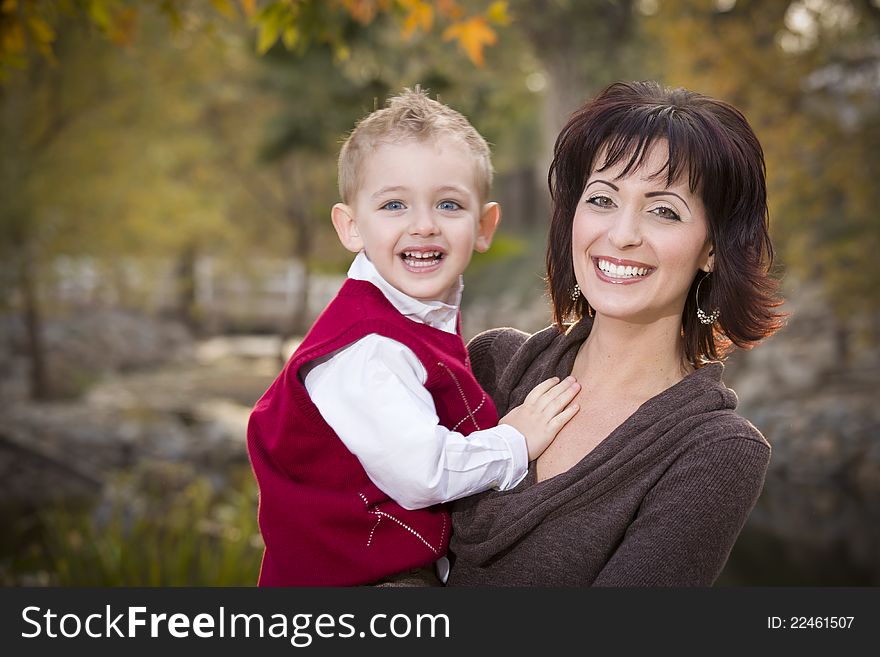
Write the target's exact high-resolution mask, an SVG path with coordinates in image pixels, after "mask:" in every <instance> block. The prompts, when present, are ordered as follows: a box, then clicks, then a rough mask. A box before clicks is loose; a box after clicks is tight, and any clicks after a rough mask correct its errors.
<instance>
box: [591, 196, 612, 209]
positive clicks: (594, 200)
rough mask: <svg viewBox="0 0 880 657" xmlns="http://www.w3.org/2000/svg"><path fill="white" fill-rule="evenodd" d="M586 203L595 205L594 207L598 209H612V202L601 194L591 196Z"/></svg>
mask: <svg viewBox="0 0 880 657" xmlns="http://www.w3.org/2000/svg"><path fill="white" fill-rule="evenodd" d="M587 203H590V204H592V205H595V206H596V207H599V208H611V207H614V201H612V200H611V199H610V198H608V197H607V196H604V195H602V194H597V195H596V196H591V197H590V198H588V199H587Z"/></svg>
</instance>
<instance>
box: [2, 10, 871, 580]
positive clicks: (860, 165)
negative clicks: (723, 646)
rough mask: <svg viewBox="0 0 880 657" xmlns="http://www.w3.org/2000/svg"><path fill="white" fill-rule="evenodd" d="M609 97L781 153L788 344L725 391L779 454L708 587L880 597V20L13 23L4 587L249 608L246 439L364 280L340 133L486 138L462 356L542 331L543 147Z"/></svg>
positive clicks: (813, 16) (69, 16)
mask: <svg viewBox="0 0 880 657" xmlns="http://www.w3.org/2000/svg"><path fill="white" fill-rule="evenodd" d="M619 79H624V80H638V79H657V80H660V81H661V82H663V83H665V84H668V85H671V86H685V87H688V88H691V89H693V90H696V91H700V92H703V93H706V94H709V95H712V96H715V97H718V98H721V99H724V100H727V101H729V102H731V103H733V104H734V105H736V106H737V107H738V108H740V109H741V110H742V111H743V112H744V113H745V115H746V116H747V117H748V119H749V120H750V122H751V124H752V125H753V127H754V129H755V131H756V132H757V134H758V136H759V138H760V139H761V141H762V143H763V145H764V148H765V151H766V158H767V172H768V180H769V193H770V203H771V227H772V233H773V237H774V243H775V246H776V249H777V257H776V267H775V268H776V271H777V273H778V275H779V277H780V278H781V279H782V281H783V282H782V290H783V294H784V296H785V297H786V299H787V302H786V305H785V308H784V309H785V310H787V311H788V312H790V313H791V317H790V320H789V323H788V326H787V327H786V328H785V329H784V330H782V331H781V332H780V333H779V334H777V335H776V336H775V337H773V338H772V339H770V340H769V341H767V342H766V343H765V344H763V345H761V346H760V347H758V348H756V349H754V350H752V351H750V352H739V353H736V354H734V355H733V356H732V357H731V358H730V359H729V362H728V367H727V370H726V374H725V378H726V382H727V383H728V385H729V386H731V387H732V388H734V389H735V390H736V392H737V394H738V395H739V398H740V403H741V406H740V410H741V411H742V413H743V414H744V415H745V416H746V417H748V418H749V419H750V420H751V421H752V422H753V423H754V424H755V425H756V426H757V427H758V428H759V429H760V430H761V431H762V432H763V433H764V435H765V436H766V437H767V438H768V440H769V441H770V442H771V444H772V445H773V458H772V462H771V466H770V472H769V474H768V479H767V483H766V486H765V490H764V493H763V495H762V497H761V499H760V501H759V502H758V505H757V507H756V509H755V511H754V513H753V514H752V516H751V518H750V519H749V522H748V525H747V526H746V528H745V530H744V531H743V533H742V535H741V537H740V540H739V542H738V543H737V545H736V547H735V548H734V551H733V553H732V555H731V558H730V561H729V563H728V565H727V567H726V569H725V571H724V573H723V574H722V576H721V578H720V580H719V582H718V585H720V586H776V585H819V586H831V585H859V586H877V585H880V404H878V401H880V399H878V395H877V387H878V384H880V348H878V338H880V286H878V279H880V277H878V274H880V264H878V263H880V216H878V209H880V183H878V182H877V181H878V180H880V158H878V152H880V2H878V1H877V0H761V1H757V0H583V1H574V0H510V1H509V2H492V1H485V2H479V1H473V2H470V1H465V0H435V1H425V0H326V1H323V2H319V1H316V0H273V1H268V0H266V1H260V0H213V1H207V0H205V1H201V2H198V1H184V0H143V1H140V2H137V1H129V0H59V1H57V2H55V1H52V2H49V1H43V0H0V526H2V527H3V530H2V532H0V584H3V585H6V586H12V585H93V586H113V585H208V586H211V585H252V584H254V583H255V582H256V577H257V572H258V568H259V559H260V555H261V550H262V544H261V542H260V536H259V532H258V529H257V526H256V502H257V497H256V487H255V484H254V482H253V477H252V474H251V471H250V467H249V465H248V461H247V454H246V448H245V429H246V423H247V418H248V413H249V411H250V408H251V406H252V405H253V404H254V402H255V401H256V400H257V399H258V398H259V396H260V395H261V394H262V392H263V391H264V390H265V388H266V387H267V386H268V385H269V383H271V381H272V379H273V378H274V377H275V375H276V374H277V373H278V371H279V370H280V368H281V366H282V364H283V362H284V360H285V359H286V358H287V356H288V355H289V354H290V353H291V351H292V349H293V348H294V347H295V345H296V344H297V340H298V336H301V335H302V333H303V331H304V330H306V329H307V328H308V326H309V324H310V323H311V321H312V320H313V319H314V318H315V316H316V315H317V313H318V312H320V310H321V308H322V307H323V306H324V305H325V304H326V303H327V302H328V301H329V299H330V298H331V297H332V296H333V294H334V292H335V291H336V289H337V288H338V286H339V285H340V284H341V281H342V279H343V276H344V273H345V271H346V269H347V266H348V264H349V262H350V259H351V256H350V254H349V253H348V252H346V251H345V250H344V249H343V248H342V247H341V246H340V245H339V244H338V243H337V241H336V238H335V235H334V233H333V231H332V227H331V225H330V221H329V208H330V207H331V205H332V204H333V203H334V202H335V201H336V200H337V192H336V183H335V176H336V166H335V160H336V155H337V152H338V148H339V145H340V142H341V139H342V138H344V136H345V134H346V132H347V131H349V130H350V129H351V128H352V127H353V125H354V122H355V121H356V120H357V119H358V118H360V117H361V116H363V115H364V114H365V113H367V112H369V111H371V110H372V109H374V107H376V106H381V105H382V104H384V101H385V98H386V97H387V96H388V95H389V94H393V93H396V92H399V91H400V90H401V89H402V88H403V87H405V86H409V87H412V86H415V85H416V84H420V85H421V86H422V87H423V88H425V89H427V90H429V92H430V93H431V94H432V96H435V97H438V98H439V99H440V100H442V101H443V102H446V103H447V104H449V105H451V106H452V107H454V108H456V109H458V110H460V111H461V112H463V113H464V114H466V115H467V116H468V117H469V118H470V119H471V120H472V122H473V123H474V125H475V126H476V127H477V129H478V130H480V131H481V132H482V134H483V135H484V136H485V137H486V138H487V139H488V140H489V141H490V142H491V144H492V147H493V158H494V164H495V168H496V170H497V174H496V182H495V186H494V197H495V199H496V200H498V201H499V202H500V203H501V205H502V208H503V222H502V226H501V228H500V229H499V233H498V235H497V239H496V242H495V244H494V245H493V248H492V249H491V250H490V252H489V253H487V254H485V255H480V256H476V257H475V258H474V260H473V262H472V264H471V266H470V268H469V270H468V271H467V273H466V276H465V281H466V288H465V299H464V306H463V328H464V333H465V338H469V337H471V336H473V335H474V334H475V333H477V332H478V331H481V330H483V329H486V328H490V327H495V326H505V325H506V326H515V327H517V328H520V329H522V330H526V331H535V330H538V329H540V328H543V327H544V326H546V325H548V324H549V323H550V316H549V311H548V304H547V301H546V297H545V293H544V289H543V283H542V276H543V273H544V265H543V255H544V247H545V239H546V230H547V217H548V195H547V191H546V189H547V186H546V172H547V167H548V164H549V160H550V152H551V149H552V145H553V142H554V140H555V137H556V134H557V132H558V131H559V129H560V128H561V126H562V125H563V124H564V123H565V121H566V119H567V117H568V115H569V113H570V112H571V111H572V110H574V109H575V108H577V107H578V106H579V105H580V104H582V103H583V102H584V101H585V100H587V99H588V98H590V97H591V96H592V95H594V94H595V93H596V92H597V91H599V90H600V89H601V88H602V87H603V86H605V85H606V84H608V83H610V82H612V81H615V80H619Z"/></svg>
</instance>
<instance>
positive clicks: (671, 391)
mask: <svg viewBox="0 0 880 657" xmlns="http://www.w3.org/2000/svg"><path fill="white" fill-rule="evenodd" d="M764 173H765V169H764V158H763V152H762V149H761V146H760V144H759V143H758V140H757V138H756V137H755V135H754V133H753V132H752V130H751V128H750V127H749V125H748V123H747V122H746V120H745V118H744V117H743V116H742V114H740V113H739V112H738V111H737V110H736V109H734V108H733V107H731V106H730V105H728V104H726V103H723V102H720V101H717V100H713V99H711V98H707V97H705V96H702V95H699V94H695V93H692V92H689V91H686V90H683V89H677V90H669V89H664V88H661V87H660V86H659V85H657V84H656V83H651V82H642V83H635V84H621V83H618V84H613V85H611V86H610V87H608V88H607V89H605V90H604V91H603V92H602V93H601V94H600V95H599V96H598V97H597V98H595V99H594V100H593V101H591V102H588V103H587V104H586V105H585V106H584V107H582V108H581V109H580V110H579V111H578V112H576V113H575V114H574V115H573V116H572V118H571V120H570V121H569V122H568V124H567V125H566V126H565V128H564V129H563V130H562V133H561V134H560V136H559V138H558V139H557V142H556V147H555V151H554V160H553V163H552V165H551V167H550V175H549V180H550V190H551V195H552V199H553V217H552V220H551V225H550V235H549V240H548V249H547V280H548V285H549V291H550V297H551V301H552V305H553V314H554V319H555V324H554V325H553V326H551V327H550V328H547V329H545V330H543V331H541V332H539V333H536V334H535V335H532V336H528V335H526V334H524V333H521V332H519V331H516V330H514V329H496V330H492V331H488V332H486V333H483V334H481V335H479V336H477V337H476V338H474V339H473V340H472V341H471V343H470V345H469V347H468V348H469V351H470V355H471V359H472V365H473V369H474V372H475V374H476V376H477V379H478V380H479V382H480V383H481V385H482V386H483V387H484V388H485V389H486V390H487V391H488V392H489V393H490V394H491V396H492V397H493V399H494V401H495V404H496V406H497V407H498V412H499V415H504V414H505V413H506V412H507V410H508V409H510V408H513V407H514V406H516V405H517V404H520V403H522V401H523V398H524V397H525V395H526V394H527V393H528V391H529V390H531V389H532V388H533V387H534V386H535V384H537V383H538V382H540V381H543V380H545V379H547V378H548V377H552V376H559V377H565V376H567V375H569V374H572V375H574V376H575V377H576V378H577V380H578V382H579V383H580V384H581V386H582V390H581V392H580V393H579V394H578V396H577V397H576V399H575V402H574V403H577V404H579V406H580V411H579V412H578V414H577V415H576V416H575V417H574V418H573V419H572V420H571V421H570V422H569V423H568V424H567V425H566V426H565V427H564V428H563V429H562V431H560V433H559V435H558V436H557V438H556V440H555V441H554V442H553V443H552V444H551V445H550V447H549V448H548V449H547V450H546V451H545V452H544V453H543V454H542V455H541V456H540V458H538V459H537V460H536V461H535V462H533V463H531V465H530V469H529V474H528V476H527V477H526V479H525V480H524V481H523V482H521V483H520V485H518V486H517V487H515V488H514V489H512V490H509V491H506V492H489V493H485V494H482V495H477V496H474V497H472V498H468V499H465V500H462V501H460V502H458V503H457V505H456V507H455V509H454V512H453V523H454V532H453V538H452V542H451V545H450V548H451V551H452V552H453V554H454V556H455V562H454V566H453V569H452V573H451V576H450V582H449V583H450V585H453V586H591V585H592V586H708V585H711V584H712V583H713V582H714V581H715V579H716V578H717V577H718V575H719V573H720V572H721V569H722V567H723V566H724V563H725V561H726V560H727V557H728V555H729V553H730V550H731V548H732V547H733V544H734V541H735V540H736V537H737V535H738V534H739V532H740V530H741V529H742V526H743V524H744V523H745V521H746V518H747V517H748V515H749V513H750V511H751V509H752V507H753V506H754V504H755V502H756V500H757V498H758V495H759V494H760V491H761V488H762V486H763V482H764V475H765V472H766V469H767V464H768V461H769V458H770V446H769V445H768V443H767V442H766V441H765V440H764V438H763V437H762V436H761V434H760V433H759V432H758V431H757V429H755V427H753V426H752V425H751V424H750V423H749V422H748V421H747V420H745V419H743V418H742V417H740V416H739V415H737V414H736V412H735V410H734V409H735V408H736V395H735V394H734V393H733V391H732V390H729V389H728V388H727V387H725V386H724V384H723V383H722V382H721V374H722V370H723V366H722V364H721V363H720V362H719V358H721V357H723V355H724V354H725V353H726V352H727V351H728V350H729V348H731V347H732V346H733V345H737V346H740V347H750V346H752V345H754V344H756V343H757V342H759V341H760V340H761V339H763V338H765V337H767V336H768V335H770V334H771V333H773V332H774V331H776V330H777V329H778V328H779V327H780V326H781V322H782V316H781V315H780V314H779V313H776V312H774V308H775V307H776V306H778V305H779V304H780V303H781V302H780V301H779V300H777V299H776V298H775V297H774V292H775V288H776V283H775V281H773V280H772V279H771V278H770V277H769V276H768V269H769V266H770V263H771V261H772V257H773V252H772V247H771V244H770V239H769V235H768V232H767V203H766V188H765V179H764ZM570 321H573V324H572V325H571V326H569V325H568V324H569V322H570Z"/></svg>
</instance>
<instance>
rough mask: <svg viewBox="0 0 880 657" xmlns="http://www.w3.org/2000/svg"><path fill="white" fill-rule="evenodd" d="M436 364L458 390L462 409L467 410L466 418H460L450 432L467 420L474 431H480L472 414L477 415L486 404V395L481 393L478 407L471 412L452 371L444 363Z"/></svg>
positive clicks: (438, 362)
mask: <svg viewBox="0 0 880 657" xmlns="http://www.w3.org/2000/svg"><path fill="white" fill-rule="evenodd" d="M437 364H438V365H440V366H442V367H443V369H444V370H446V373H447V374H449V376H451V377H452V380H453V381H454V382H455V387H456V388H458V394H459V395H461V400H462V401H463V402H464V407H465V408H466V409H467V412H468V414H467V417H463V418H461V419H460V420H459V421H458V423H457V424H456V425H455V426H454V427H452V428H451V430H452V431H455V430H456V429H458V427H459V426H461V423H462V422H464V421H465V420H467V419H470V421H471V422H473V424H474V427H475V428H476V430H477V431H480V425H479V424H477V419H476V418H475V417H474V413H477V412H478V411H479V410H480V409H481V408H483V404H485V403H486V393H485V392H483V397H482V398H481V399H480V403H479V405H478V406H477V407H476V408H475V409H473V410H471V405H470V404H468V400H467V397H465V395H464V390H462V388H461V384H460V383H459V382H458V377H456V376H455V374H454V373H453V372H452V370H451V369H449V366H448V365H446V363H444V362H443V361H437Z"/></svg>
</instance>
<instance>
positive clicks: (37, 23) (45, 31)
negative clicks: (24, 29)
mask: <svg viewBox="0 0 880 657" xmlns="http://www.w3.org/2000/svg"><path fill="white" fill-rule="evenodd" d="M27 24H28V30H30V33H31V36H32V37H33V39H34V41H35V42H36V43H37V44H38V45H40V44H46V43H52V42H53V41H54V40H55V30H53V29H52V26H51V25H49V24H48V23H47V22H46V21H44V20H43V19H42V18H40V17H39V16H29V17H28V19H27Z"/></svg>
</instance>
